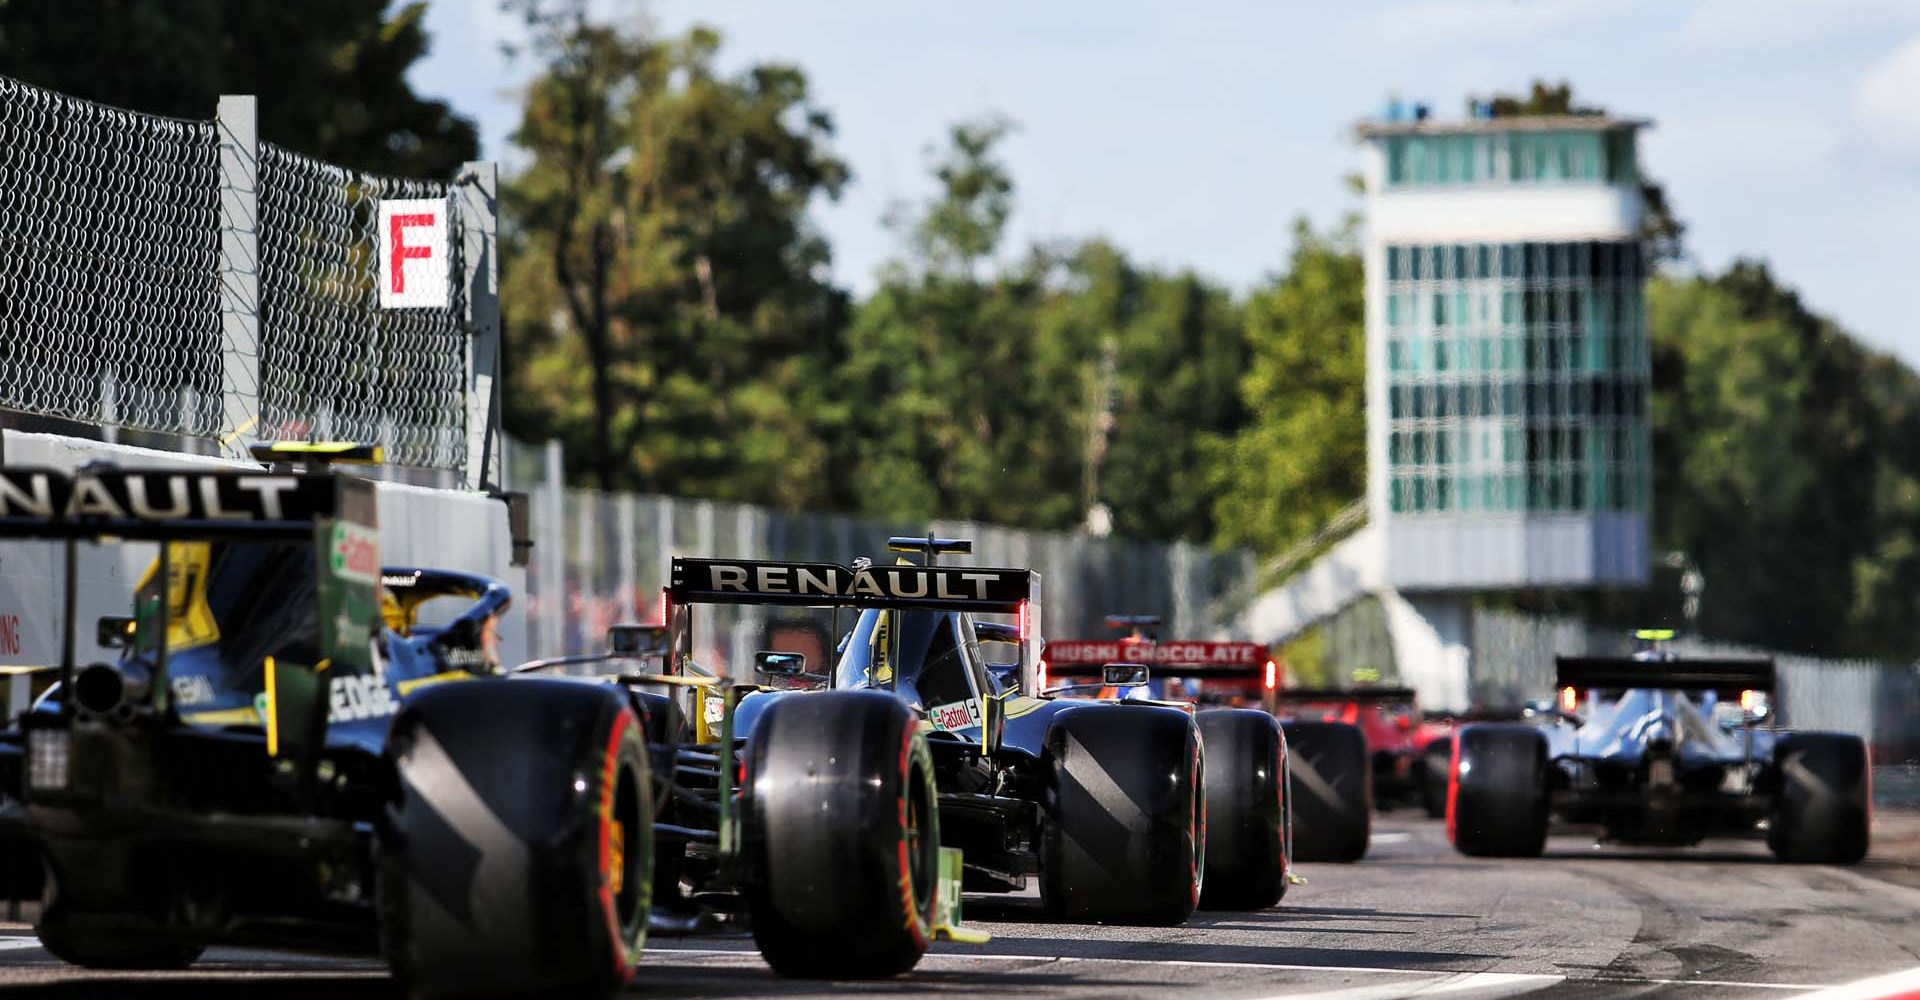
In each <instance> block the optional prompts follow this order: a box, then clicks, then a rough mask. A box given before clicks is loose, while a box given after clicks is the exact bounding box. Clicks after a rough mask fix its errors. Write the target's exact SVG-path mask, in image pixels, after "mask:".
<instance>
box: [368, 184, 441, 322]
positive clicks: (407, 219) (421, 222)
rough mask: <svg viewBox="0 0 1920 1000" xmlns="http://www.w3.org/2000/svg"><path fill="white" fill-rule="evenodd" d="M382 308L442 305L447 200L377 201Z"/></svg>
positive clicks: (431, 307) (434, 306)
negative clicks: (378, 210) (378, 209)
mask: <svg viewBox="0 0 1920 1000" xmlns="http://www.w3.org/2000/svg"><path fill="white" fill-rule="evenodd" d="M375 231H376V232H377V233H378V234H379V239H380V262H379V267H380V275H379V279H378V284H379V286H380V308H382V309H445V308H446V307H447V306H448V304H449V303H450V302H451V301H452V296H451V294H450V293H451V291H452V289H451V288H450V286H449V281H448V273H447V202H446V199H444V198H405V199H398V200H393V201H383V202H381V203H380V220H379V228H378V229H377V230H375Z"/></svg>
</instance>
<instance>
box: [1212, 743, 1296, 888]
mask: <svg viewBox="0 0 1920 1000" xmlns="http://www.w3.org/2000/svg"><path fill="white" fill-rule="evenodd" d="M1196 722H1197V724H1198V726H1199V728H1200V742H1201V745H1202V747H1203V748H1204V750H1205V752H1206V763H1207V766H1206V772H1205V781H1204V782H1203V786H1204V791H1205V794H1206V812H1207V816H1206V820H1207V822H1206V847H1207V854H1206V868H1205V881H1204V882H1203V883H1202V885H1203V890H1202V893H1201V897H1200V905H1201V906H1202V907H1205V908H1208V909H1264V908H1265V907H1269V906H1272V905H1273V904H1275V903H1277V902H1279V901H1280V897H1281V896H1282V895H1284V894H1285V893H1286V887H1287V810H1286V784H1287V759H1286V758H1287V745H1286V737H1285V736H1284V735H1283V734H1282V733H1281V732H1280V724H1279V721H1278V720H1276V719H1275V718H1274V717H1273V716H1271V715H1268V714H1266V713H1265V712H1258V711H1254V710H1251V709H1215V710H1211V711H1205V712H1201V713H1199V714H1198V715H1197V716H1196Z"/></svg>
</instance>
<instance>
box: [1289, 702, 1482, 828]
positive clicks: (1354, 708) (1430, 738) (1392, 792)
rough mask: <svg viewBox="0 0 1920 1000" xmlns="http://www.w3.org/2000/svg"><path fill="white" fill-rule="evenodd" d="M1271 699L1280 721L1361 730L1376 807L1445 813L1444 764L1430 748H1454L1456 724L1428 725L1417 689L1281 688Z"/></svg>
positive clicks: (1436, 721) (1442, 721) (1437, 722)
mask: <svg viewBox="0 0 1920 1000" xmlns="http://www.w3.org/2000/svg"><path fill="white" fill-rule="evenodd" d="M1273 698H1274V713H1275V714H1276V715H1279V716H1280V717H1281V718H1282V719H1295V720H1319V721H1323V722H1342V723H1346V724H1347V725H1350V726H1354V727H1357V728H1358V729H1359V731H1360V734H1361V736H1362V737H1364V739H1365V741H1366V751H1367V757H1368V760H1369V765H1370V768H1371V771H1372V779H1371V784H1372V791H1373V800H1374V803H1375V804H1376V805H1378V806H1380V807H1383V808H1385V807H1391V806H1396V805H1404V804H1412V803H1414V802H1416V801H1417V802H1418V803H1419V804H1420V806H1421V807H1422V808H1424V809H1425V810H1426V812H1427V815H1429V816H1434V817H1438V816H1441V815H1443V814H1444V813H1445V812H1446V760H1445V758H1444V757H1441V758H1440V759H1439V761H1438V763H1437V765H1436V764H1435V763H1434V762H1433V761H1431V760H1429V755H1428V754H1427V752H1426V751H1427V750H1428V748H1429V746H1434V747H1435V748H1436V749H1439V750H1444V748H1445V747H1447V746H1450V745H1451V744H1450V743H1449V742H1448V740H1447V737H1449V736H1450V735H1451V733H1452V722H1451V720H1447V719H1444V718H1435V719H1434V720H1432V721H1427V720H1425V719H1424V718H1423V717H1422V715H1421V713H1420V709H1419V700H1418V698H1417V697H1416V696H1415V695H1414V692H1413V689H1411V688H1404V687H1384V686H1375V685H1370V684H1367V685H1361V686H1359V687H1353V688H1280V689H1278V690H1276V691H1275V692H1274V696H1273ZM1436 741H1438V742H1436ZM1436 767H1437V770H1436V769H1435V768H1436ZM1430 771H1431V772H1432V773H1431V774H1430V773H1429V772H1430Z"/></svg>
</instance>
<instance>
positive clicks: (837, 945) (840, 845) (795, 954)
mask: <svg viewBox="0 0 1920 1000" xmlns="http://www.w3.org/2000/svg"><path fill="white" fill-rule="evenodd" d="M746 757H747V783H746V790H745V791H746V794H745V803H744V805H743V807H742V818H743V821H744V830H743V841H744V845H743V846H744V849H745V853H746V862H747V873H748V874H747V876H746V885H745V886H744V889H745V895H746V901H747V911H748V914H749V916H750V917H751V918H752V921H753V939H754V941H755V942H756V943H758V944H759V946H760V954H761V955H762V956H763V957H765V958H766V960H767V964H768V965H771V966H773V971H775V972H777V973H779V974H781V975H783V976H795V977H803V978H810V979H877V978H881V977H885V976H895V975H899V974H900V973H903V972H906V971H907V970H909V969H911V968H913V967H914V966H915V965H916V964H918V963H919V961H920V956H921V955H923V954H925V953H926V950H927V943H928V942H929V941H931V940H932V939H933V930H934V918H935V914H936V907H937V906H938V902H939V901H938V899H937V898H936V896H937V893H938V891H939V886H938V882H939V871H940V820H939V813H938V807H937V803H938V798H937V797H936V793H935V789H934V784H933V758H932V755H931V753H930V752H929V751H928V750H927V742H926V739H925V738H924V737H922V736H921V735H920V734H919V727H918V720H917V719H916V718H915V716H914V713H913V710H912V709H910V708H908V707H907V705H906V704H905V703H903V702H901V701H900V700H899V699H898V698H895V697H894V696H892V695H890V694H883V693H880V692H877V691H823V692H817V693H807V694H794V695H789V696H786V697H782V698H780V699H778V700H777V701H773V702H772V703H771V704H769V705H768V706H767V708H766V710H765V711H764V712H762V713H761V714H760V717H759V720H758V722H757V723H755V725H754V729H753V736H752V738H751V740H749V742H748V744H747V752H746Z"/></svg>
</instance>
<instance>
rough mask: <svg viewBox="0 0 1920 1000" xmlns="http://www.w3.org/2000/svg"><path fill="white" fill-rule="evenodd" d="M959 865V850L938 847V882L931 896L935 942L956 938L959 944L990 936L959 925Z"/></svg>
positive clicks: (980, 941)
mask: <svg viewBox="0 0 1920 1000" xmlns="http://www.w3.org/2000/svg"><path fill="white" fill-rule="evenodd" d="M961 874H962V865H961V860H960V849H959V848H957V847H942V848H941V849H940V884H939V886H938V889H939V892H938V893H937V894H936V896H935V902H934V911H935V912H934V920H933V939H934V940H935V941H957V942H959V943H961V944H986V943H987V942H988V941H991V940H993V935H991V934H989V933H987V932H986V931H977V930H973V929H971V928H967V927H962V926H960V877H961Z"/></svg>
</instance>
